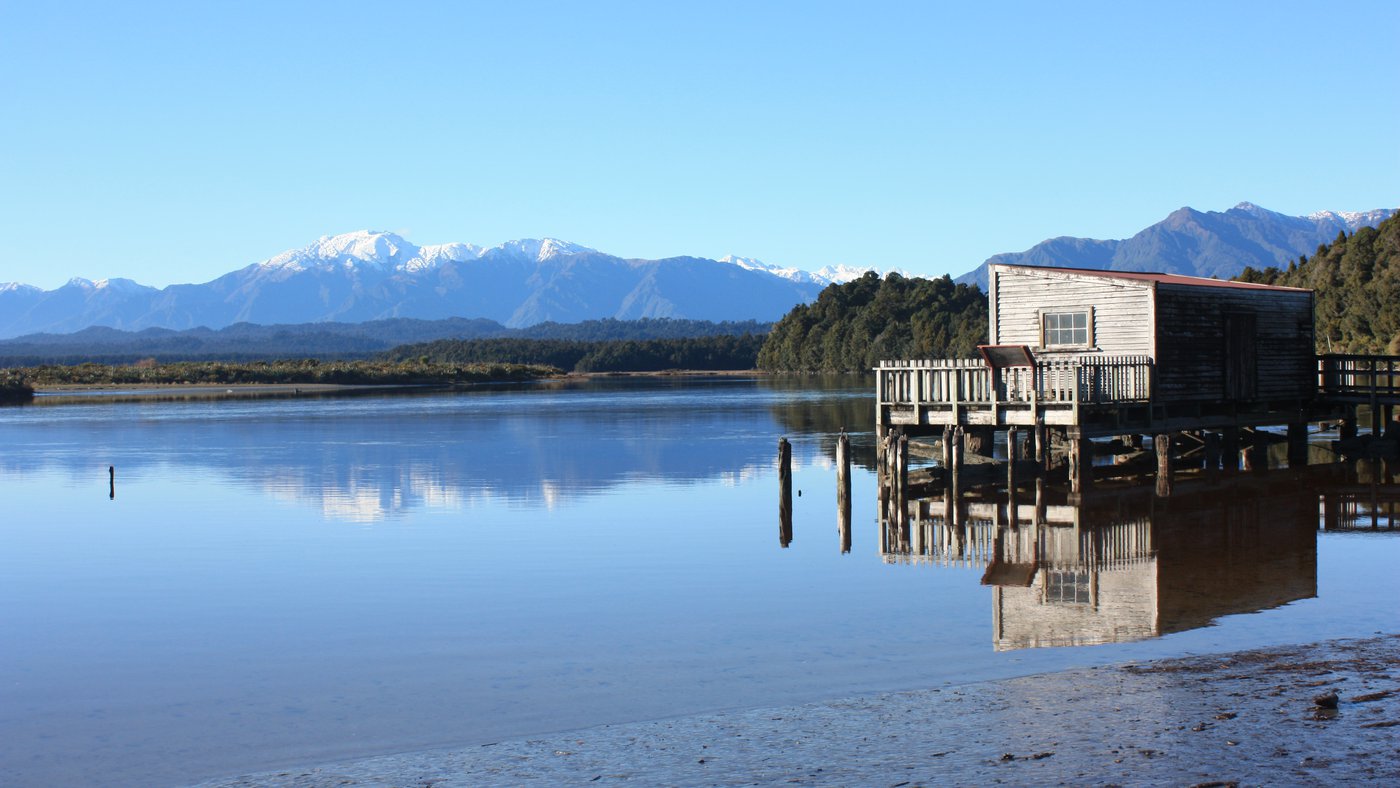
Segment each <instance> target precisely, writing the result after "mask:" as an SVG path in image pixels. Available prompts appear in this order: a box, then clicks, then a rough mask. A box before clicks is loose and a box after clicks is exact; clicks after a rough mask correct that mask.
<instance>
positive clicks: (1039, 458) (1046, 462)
mask: <svg viewBox="0 0 1400 788" xmlns="http://www.w3.org/2000/svg"><path fill="white" fill-rule="evenodd" d="M1049 438H1050V436H1049V435H1047V434H1046V433H1045V422H1043V421H1041V420H1040V418H1039V417H1038V416H1037V418H1036V421H1035V428H1034V433H1033V434H1032V435H1031V439H1032V440H1033V441H1034V442H1035V461H1036V462H1038V463H1040V467H1041V469H1042V470H1044V469H1048V468H1049V467H1050V440H1049Z"/></svg>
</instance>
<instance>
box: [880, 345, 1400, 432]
mask: <svg viewBox="0 0 1400 788" xmlns="http://www.w3.org/2000/svg"><path fill="white" fill-rule="evenodd" d="M1154 372H1155V368H1154V363H1153V361H1152V359H1151V358H1150V357H1148V356H1087V357H1080V358H1075V359H1065V360H1053V361H1046V360H1040V361H1037V362H1036V363H1035V365H1034V366H1019V367H1002V368H999V369H992V368H990V367H989V366H988V365H987V364H986V363H985V362H983V361H981V360H973V359H928V360H913V361H882V362H880V366H879V367H877V368H876V369H875V373H876V382H875V386H876V389H875V390H876V402H877V406H876V407H877V426H878V427H879V428H880V431H881V432H882V433H883V432H884V431H885V430H887V429H888V428H890V427H901V428H904V431H905V432H908V433H910V434H921V433H922V434H932V433H935V432H938V431H941V429H942V428H944V427H957V426H964V427H966V426H987V427H992V428H1007V427H1017V426H1024V427H1035V426H1038V425H1046V426H1052V427H1060V428H1064V429H1066V430H1067V431H1069V432H1070V433H1071V434H1073V435H1076V436H1079V435H1082V436H1084V437H1104V436H1109V435H1117V434H1125V433H1139V434H1161V433H1166V432H1176V431H1183V430H1201V429H1219V428H1225V427H1253V426H1267V425H1279V424H1290V423H1296V422H1299V421H1302V422H1307V421H1317V420H1323V419H1332V418H1345V416H1344V414H1343V410H1344V409H1346V408H1349V407H1350V408H1354V407H1355V406H1356V405H1368V406H1370V409H1371V420H1372V423H1371V428H1372V431H1373V432H1375V433H1380V432H1382V431H1383V429H1384V426H1385V424H1386V423H1388V422H1389V421H1390V415H1391V413H1392V412H1393V408H1394V406H1395V405H1397V404H1400V356H1354V355H1323V356H1318V357H1317V388H1316V391H1315V393H1314V395H1313V396H1312V397H1311V398H1310V399H1306V400H1297V399H1287V400H1263V399H1260V400H1244V401H1241V400H1229V401H1225V400H1220V401H1211V400H1180V401H1165V400H1162V399H1159V398H1157V397H1156V396H1155V394H1154V390H1155V387H1154V381H1153V378H1154Z"/></svg>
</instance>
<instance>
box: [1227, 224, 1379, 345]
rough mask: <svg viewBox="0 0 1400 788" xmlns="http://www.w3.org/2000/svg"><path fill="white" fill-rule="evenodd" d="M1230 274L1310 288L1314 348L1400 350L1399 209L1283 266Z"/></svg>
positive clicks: (1248, 279)
mask: <svg viewBox="0 0 1400 788" xmlns="http://www.w3.org/2000/svg"><path fill="white" fill-rule="evenodd" d="M1235 278H1236V279H1237V280H1239V281H1243V282H1256V283H1259V284H1266V285H1281V286H1284V287H1304V288H1308V289H1310V290H1312V291H1313V293H1314V295H1313V298H1314V316H1313V319H1314V326H1315V328H1316V333H1317V352H1319V353H1373V354H1374V353H1384V354H1387V355H1400V214H1396V215H1395V216H1392V217H1390V218H1389V219H1386V220H1385V221H1383V222H1381V223H1380V224H1379V225H1377V226H1376V227H1362V228H1360V229H1358V230H1357V231H1356V232H1354V233H1352V234H1351V235H1347V234H1346V233H1345V232H1342V233H1339V234H1338V235H1337V238H1336V240H1334V241H1332V243H1330V244H1323V245H1321V246H1319V247H1318V248H1317V251H1316V252H1315V253H1314V254H1313V256H1312V257H1307V256H1306V255H1305V256H1303V257H1300V258H1298V259H1297V260H1295V261H1292V262H1290V263H1289V264H1288V267H1287V268H1282V269H1280V268H1277V267H1273V266H1270V267H1268V268H1265V269H1263V270H1256V269H1254V268H1249V267H1246V268H1245V269H1244V271H1243V272H1241V273H1240V275H1239V276H1237V277H1235Z"/></svg>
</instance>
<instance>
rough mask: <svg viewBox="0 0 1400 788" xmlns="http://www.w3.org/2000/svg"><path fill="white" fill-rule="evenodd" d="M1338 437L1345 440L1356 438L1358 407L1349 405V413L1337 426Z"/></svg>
mask: <svg viewBox="0 0 1400 788" xmlns="http://www.w3.org/2000/svg"><path fill="white" fill-rule="evenodd" d="M1337 437H1338V438H1341V439H1342V440H1343V441H1354V440H1356V408H1354V407H1352V406H1351V405H1348V406H1347V413H1346V415H1345V416H1343V417H1342V422H1341V424H1340V425H1338V428H1337Z"/></svg>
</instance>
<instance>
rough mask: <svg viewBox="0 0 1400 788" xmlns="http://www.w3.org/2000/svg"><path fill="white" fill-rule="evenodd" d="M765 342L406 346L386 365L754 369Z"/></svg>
mask: <svg viewBox="0 0 1400 788" xmlns="http://www.w3.org/2000/svg"><path fill="white" fill-rule="evenodd" d="M762 345H763V337H762V336H761V335H755V334H742V335H738V336H734V335H725V336H708V337H692V338H688V339H652V340H620V341H606V342H583V341H577V340H562V339H470V340H457V339H443V340H438V341H436V342H427V343H423V344H417V345H404V346H402V347H398V348H394V349H393V350H391V351H389V352H388V353H385V354H384V355H383V356H382V358H383V359H385V360H386V361H391V362H399V361H409V360H413V359H419V360H423V361H433V362H440V363H455V364H473V363H476V364H480V363H499V362H513V363H519V364H545V365H548V366H551V367H558V368H559V369H564V370H571V371H574V372H656V371H661V370H670V369H693V370H710V371H714V370H731V369H753V368H754V363H755V362H756V360H757V358H758V350H759V348H760V347H761V346H762Z"/></svg>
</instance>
